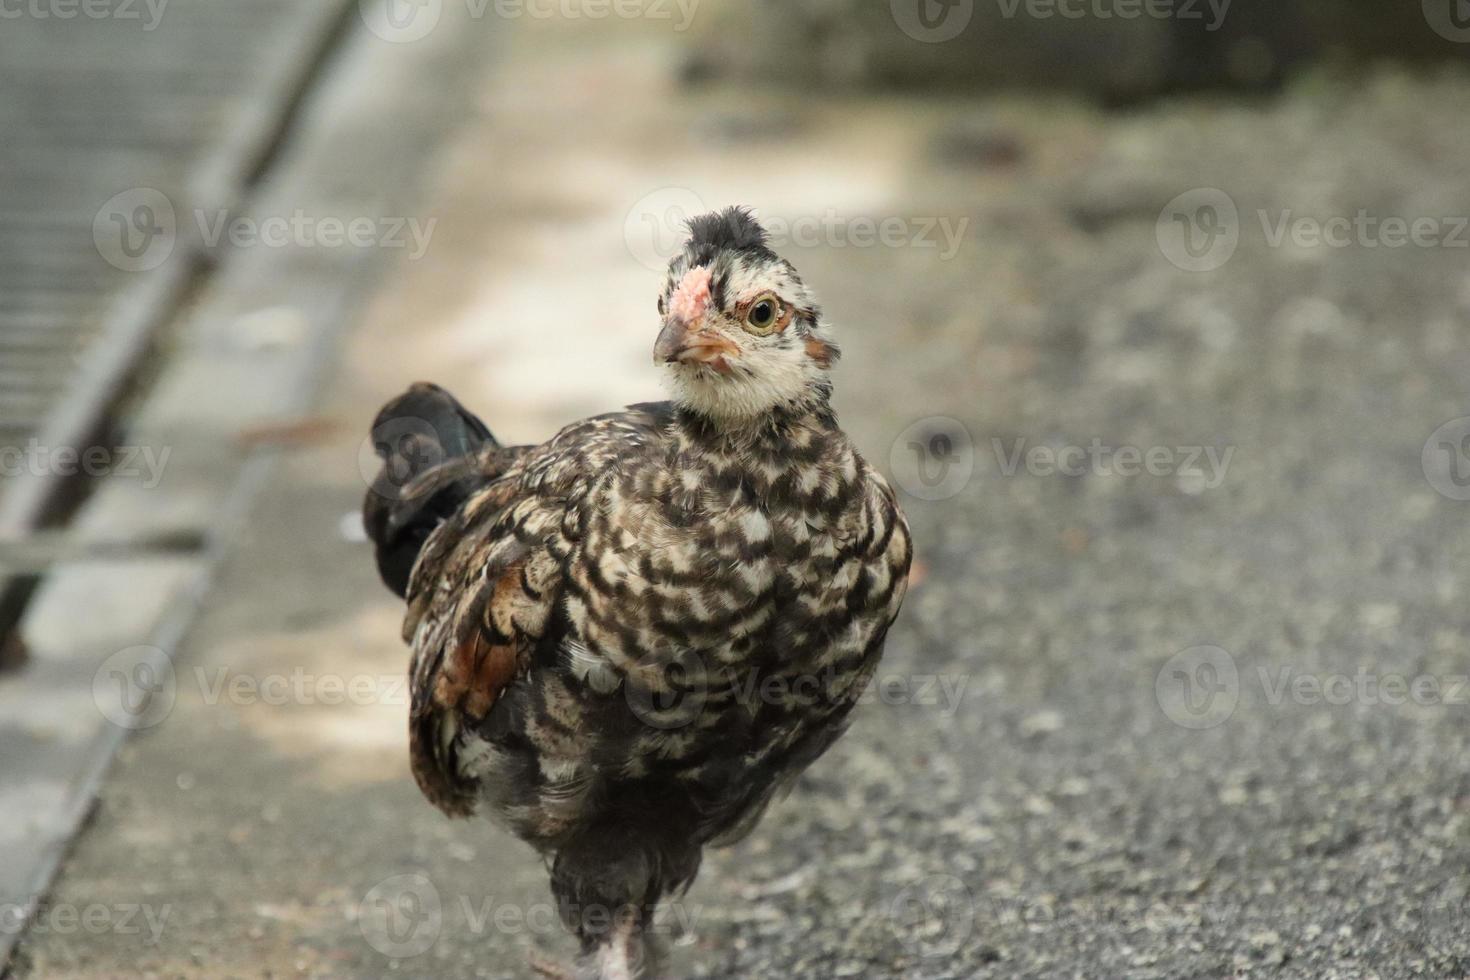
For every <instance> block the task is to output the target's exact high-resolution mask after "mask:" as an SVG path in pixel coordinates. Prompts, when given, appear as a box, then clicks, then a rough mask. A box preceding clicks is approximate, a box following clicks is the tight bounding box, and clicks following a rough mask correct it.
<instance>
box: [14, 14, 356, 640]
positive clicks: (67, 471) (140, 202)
mask: <svg viewBox="0 0 1470 980" xmlns="http://www.w3.org/2000/svg"><path fill="white" fill-rule="evenodd" d="M353 7H355V3H353V2H352V0H305V2H303V0H154V2H148V0H102V2H101V3H99V4H82V5H75V4H71V5H62V4H54V3H53V4H46V3H38V4H27V5H25V6H23V7H17V8H16V9H17V10H18V11H20V13H19V15H18V16H7V17H6V18H5V19H4V20H0V92H3V93H4V97H3V98H0V538H10V539H14V538H18V537H21V536H23V535H25V534H26V533H28V532H29V531H31V530H33V529H35V528H37V527H41V526H45V525H47V524H50V523H54V522H55V521H56V520H57V519H58V518H59V517H60V516H61V515H63V514H64V512H65V510H66V508H67V502H68V499H69V498H70V499H75V497H76V496H77V493H76V484H77V483H78V482H79V481H82V480H83V479H84V477H85V476H86V474H85V473H84V472H82V468H81V467H79V466H77V465H76V464H75V463H74V462H70V461H68V462H66V463H62V462H61V458H60V457H59V456H58V451H61V452H64V453H66V454H67V458H68V459H70V454H71V453H74V452H75V453H80V452H81V451H83V450H84V449H86V448H87V447H88V446H90V445H93V444H95V443H97V442H99V441H103V442H104V444H105V440H106V438H107V428H108V425H109V418H108V416H109V413H110V412H111V411H112V410H113V409H114V408H115V407H116V405H117V403H118V401H119V400H120V399H121V398H122V396H123V395H124V394H125V393H126V391H127V388H128V385H129V382H130V379H131V377H132V375H133V374H134V373H135V371H136V370H137V368H138V367H139V366H140V365H141V364H142V363H143V362H144V361H145V360H146V358H145V354H146V352H147V351H148V349H149V344H150V343H151V342H152V340H153V337H154V334H155V332H156V331H155V328H156V327H157V326H158V324H159V323H160V322H161V321H162V320H163V319H165V318H166V317H167V315H168V314H169V313H170V312H171V311H172V310H173V309H175V308H176V307H177V304H178V302H179V301H180V299H181V298H182V296H183V294H184V291H185V289H186V288H187V286H188V284H189V282H190V280H191V278H192V276H193V273H194V272H195V270H196V269H197V268H198V266H199V263H200V258H201V256H200V254H199V252H198V242H197V236H191V234H190V230H191V229H190V225H192V219H191V218H190V217H189V216H190V215H191V214H192V212H193V209H195V208H209V209H214V208H228V207H230V206H232V205H233V204H235V203H236V200H237V198H238V197H240V196H241V195H242V194H243V193H244V192H245V191H246V190H247V188H248V185H249V183H250V181H251V180H252V179H253V178H254V177H255V175H256V174H257V173H258V171H259V168H261V167H262V166H263V165H264V163H265V161H266V160H267V158H268V157H269V155H270V154H271V152H272V151H273V150H274V148H275V146H276V145H277V142H278V141H279V139H280V137H281V127H282V125H283V124H284V121H285V120H286V119H287V118H288V117H289V115H290V113H291V111H292V109H293V108H294V105H295V102H296V100H297V99H298V98H299V97H300V95H301V92H302V89H303V87H304V85H305V82H306V80H307V79H308V78H309V77H310V75H311V72H312V71H314V70H315V68H316V67H317V65H318V64H319V63H320V61H321V59H322V58H323V57H324V56H325V53H326V51H327V49H328V47H329V45H330V44H331V43H332V41H333V40H334V38H335V37H336V36H337V34H338V32H339V29H340V28H341V27H342V25H343V24H345V23H346V22H347V21H346V18H347V16H348V11H349V9H350V8H353ZM62 14H69V16H66V17H63V16H61V15H62ZM159 201H163V202H165V203H164V204H163V205H162V206H161V207H156V206H155V205H156V204H157V202H159ZM164 210H168V211H171V212H172V213H173V215H174V218H175V221H176V227H177V234H176V235H168V236H167V237H166V238H164V239H161V241H163V242H164V243H165V246H164V247H161V248H158V249H156V250H155V251H154V252H152V253H148V252H146V251H138V250H136V249H130V248H128V247H126V246H127V245H129V244H139V243H147V242H149V241H151V240H153V239H152V238H151V237H147V236H145V235H144V233H145V232H148V231H149V230H150V229H151V228H152V227H153V226H152V225H150V224H149V223H150V222H155V221H157V220H159V214H158V213H157V212H159V211H164ZM130 222H132V223H134V224H136V227H130V226H129V223H130ZM135 235H136V236H144V237H138V238H136V239H135V238H134V237H133V236H135ZM122 236H129V237H127V238H123V237H122ZM4 573H5V569H3V568H0V636H3V635H4V634H5V633H6V632H7V631H8V629H9V628H10V627H11V626H12V625H13V624H14V618H15V616H16V615H18V609H19V608H20V606H21V605H23V603H24V596H25V594H26V593H28V592H29V587H28V583H27V582H26V581H24V580H20V581H19V582H17V580H14V579H12V580H10V583H9V584H8V585H7V584H6V579H5V577H4ZM30 584H33V583H30Z"/></svg>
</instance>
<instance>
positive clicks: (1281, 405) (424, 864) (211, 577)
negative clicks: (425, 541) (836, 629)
mask: <svg viewBox="0 0 1470 980" xmlns="http://www.w3.org/2000/svg"><path fill="white" fill-rule="evenodd" d="M1467 104H1470V4H1467V3H1466V2H1464V0H1423V2H1422V3H1416V2H1401V3H1395V4H1388V3H1382V2H1369V0H1335V2H1333V0H1272V2H1269V3H1268V2H1265V0H1254V2H1252V0H864V2H858V0H780V2H776V0H764V2H756V0H746V2H741V0H361V2H357V0H297V2H295V3H289V2H286V0H230V2H225V0H0V255H3V256H4V261H3V262H0V974H5V971H8V975H10V976H14V977H17V978H20V977H24V978H32V977H37V978H39V977H46V978H50V977H89V978H91V977H97V978H101V977H134V976H208V977H213V976H274V977H279V976H311V977H339V976H352V977H370V976H373V977H376V976H387V975H402V976H412V977H493V978H511V977H524V976H528V975H529V969H528V967H527V964H526V953H527V950H528V949H531V948H539V949H545V950H549V951H552V952H565V951H566V947H567V940H565V938H564V937H563V936H562V935H561V930H560V927H559V926H558V925H557V924H556V921H555V915H554V914H552V907H551V904H550V897H549V894H548V893H547V890H546V886H545V875H544V871H543V869H542V868H541V867H540V865H539V864H538V863H537V861H536V860H535V859H534V858H533V857H532V855H531V854H530V853H529V852H528V851H527V850H525V849H524V848H522V847H521V846H520V845H519V844H517V843H515V842H514V841H512V840H510V839H509V838H508V837H506V836H504V835H502V834H501V833H500V832H499V831H497V830H495V829H493V828H491V827H490V826H488V825H483V824H478V823H474V824H461V823H450V822H449V821H447V820H445V819H443V818H442V817H441V816H440V815H439V814H438V813H437V812H436V811H435V810H434V809H433V808H432V807H430V806H429V805H428V804H427V803H425V802H424V801H423V800H422V799H421V798H420V797H419V794H418V791H417V789H416V788H415V787H414V785H413V782H412V779H411V777H410V776H409V774H408V767H407V764H406V763H407V753H406V738H405V737H404V736H405V724H404V720H405V717H406V713H407V692H406V690H405V688H404V686H403V676H402V675H403V670H404V667H405V665H406V661H407V654H406V651H405V649H404V647H403V645H402V643H401V641H400V639H399V636H398V631H399V620H400V617H401V608H400V606H399V603H398V602H397V600H395V599H393V597H392V596H390V595H389V594H388V593H387V591H386V590H385V589H383V588H382V587H381V585H380V584H379V583H378V581H377V579H376V576H375V574H374V571H373V568H372V564H371V557H370V554H369V550H368V548H367V546H366V544H365V543H364V538H363V533H362V528H361V524H360V522H359V520H358V519H357V517H356V513H357V508H358V506H359V503H360V500H361V497H362V495H363V493H364V492H365V490H366V487H367V485H368V483H369V482H370V481H371V479H372V477H373V474H374V472H375V471H376V465H377V464H376V460H375V458H374V457H373V453H372V447H371V444H370V443H369V442H368V441H367V440H366V438H365V437H366V434H367V428H368V423H369V421H370V420H371V418H372V417H373V414H374V413H375V411H376V409H377V407H378V406H379V405H380V404H381V403H382V402H384V401H385V400H387V399H388V398H390V397H391V396H393V395H394V394H396V393H397V392H398V391H400V390H401V389H403V388H404V387H405V386H406V385H408V384H409V383H411V382H413V381H417V380H434V381H436V382H438V383H440V384H442V385H444V386H446V387H448V388H449V389H450V390H452V391H454V392H455V393H456V394H457V395H458V396H459V397H460V398H461V399H462V400H463V401H464V402H465V403H466V404H468V405H469V406H470V407H472V408H473V409H474V410H476V411H477V412H478V413H479V414H481V416H482V417H483V418H484V419H485V420H486V421H487V423H488V424H489V425H490V427H491V428H492V429H493V430H494V431H495V432H496V434H497V436H499V437H500V438H501V439H502V441H513V442H521V441H541V440H543V439H545V438H547V437H549V436H550V435H551V434H552V433H554V432H555V431H556V429H557V428H559V427H560V426H562V425H564V424H566V423H568V422H570V421H573V420H576V419H578V418H581V417H584V416H586V415H588V414H592V413H595V412H599V411H605V410H608V409H611V408H614V407H617V406H619V405H622V404H625V403H628V402H632V401H638V400H648V399H651V398H654V397H657V393H658V388H657V383H658V378H657V372H656V371H655V369H654V367H653V364H652V363H651V359H650V357H649V351H650V350H651V347H652V344H653V341H654V337H655V335H656V333H657V328H658V323H657V317H656V315H655V311H654V300H655V297H656V291H657V289H658V286H659V284H660V282H661V280H662V276H661V269H662V268H663V265H664V263H665V262H666V261H667V259H668V258H669V257H670V256H671V255H672V254H673V253H674V251H675V250H676V249H677V248H678V246H679V244H680V242H681V240H682V239H681V236H682V234H683V224H684V222H685V221H686V220H687V219H688V218H689V217H691V216H693V215H695V214H698V213H700V212H702V211H704V210H712V209H715V208H722V207H725V206H728V205H730V204H744V205H748V206H751V207H753V208H754V209H756V211H757V213H758V214H759V215H760V216H761V218H762V220H763V221H764V222H765V223H766V225H767V227H768V229H769V230H770V231H771V234H772V238H773V243H774V245H775V246H776V248H777V250H778V251H779V252H781V253H782V254H783V255H785V256H786V257H787V258H789V259H790V260H791V261H792V262H793V263H794V264H795V265H796V266H797V268H798V269H799V270H800V271H801V273H802V274H803V276H804V277H805V279H806V280H807V281H808V282H809V283H810V284H812V285H813V286H814V287H815V288H816V289H817V291H818V292H819V293H820V295H821V297H822V299H823V301H824V305H825V307H826V310H827V312H828V313H829V315H830V317H831V319H832V320H833V322H834V323H835V325H836V329H837V331H838V336H839V337H840V339H841V341H842V343H843V346H844V350H845V357H844V359H843V361H842V362H841V365H840V366H839V368H838V371H837V373H836V377H835V381H836V386H837V395H836V401H837V406H838V409H839V412H840V415H841V418H842V421H843V424H844V426H845V428H846V429H847V430H848V431H849V433H850V434H852V436H853V437H854V439H855V441H856V442H857V443H858V445H859V446H860V447H861V449H862V450H863V451H864V453H865V454H866V455H867V456H868V458H869V459H870V460H871V461H872V462H873V463H874V464H875V465H876V466H878V467H879V468H880V469H882V470H883V471H884V472H885V473H887V474H888V475H889V476H890V478H891V479H892V481H893V482H894V484H895V485H896V487H898V488H899V490H900V496H901V499H902V501H903V504H904V507H905V509H906V511H907V513H908V515H909V519H910V522H911V524H912V525H913V529H914V533H915V539H916V545H917V554H918V563H917V567H916V570H915V575H914V580H913V583H912V589H911V592H910V595H909V599H908V602H907V605H906V607H905V610H904V613H903V615H902V617H901V618H900V620H899V623H898V624H897V625H896V626H895V628H894V630H893V633H892V634H891V636H890V642H889V648H888V654H887V657H886V659H885V661H884V665H883V668H882V670H881V671H880V675H879V678H878V682H877V683H876V684H875V686H874V688H873V690H872V691H870V692H869V695H868V697H867V699H866V703H865V704H864V705H863V706H862V708H861V709H860V710H859V712H858V715H857V722H856V724H855V726H854V728H853V731H852V732H851V733H850V734H849V735H848V737H846V738H845V739H844V740H843V741H842V742H840V743H839V744H838V745H837V747H836V748H834V749H833V751H832V752H831V753H830V754H829V755H828V756H827V757H826V758H825V759H823V760H822V761H821V762H820V763H819V764H818V765H816V766H815V767H814V768H813V769H812V770H811V771H810V772H808V773H807V774H806V775H805V776H804V777H803V778H802V779H801V781H800V782H799V784H798V786H797V788H796V791H795V792H794V794H793V795H792V797H791V798H790V799H788V800H787V801H786V802H784V803H783V804H781V805H780V806H779V807H777V808H776V809H775V810H774V811H773V812H772V814H771V815H770V816H769V817H768V818H767V819H766V821H765V822H764V823H763V824H762V826H761V827H760V829H758V830H757V832H756V833H755V834H754V835H753V836H752V837H751V838H750V839H748V840H746V841H745V842H743V843H742V844H740V845H739V846H738V847H737V848H735V849H734V850H731V851H724V852H715V853H711V854H710V855H709V857H708V858H707V860H706V864H705V868H704V871H703V873H702V875H701V877H700V879H699V882H698V883H697V884H696V885H695V887H694V889H693V890H692V891H691V892H690V893H689V894H688V895H687V896H686V897H685V898H684V899H683V900H681V901H680V902H677V903H674V904H673V905H672V906H671V907H670V908H669V909H668V910H667V911H666V917H665V920H664V923H663V925H664V928H666V929H667V930H668V934H669V937H670V939H671V940H672V942H673V944H674V947H675V959H674V962H673V964H672V967H671V969H672V970H673V972H672V973H671V975H672V976H678V977H686V976H687V977H709V978H714V977H721V978H725V977H728V978H735V977H779V978H823V980H825V978H831V977H873V978H889V977H894V978H897V977H903V978H935V980H939V978H969V977H1124V976H1126V977H1139V978H1174V977H1226V976H1231V977H1236V976H1272V977H1276V976H1286V977H1329V976H1331V977H1345V978H1346V977H1385V978H1388V977H1409V976H1423V977H1452V976H1465V975H1470V927H1467V924H1466V923H1467V922H1470V918H1467V915H1466V913H1467V911H1470V908H1467V889H1470V879H1467V877H1466V872H1467V862H1470V818H1467V813H1470V772H1467V770H1466V765H1465V761H1464V760H1465V759H1466V758H1470V755H1467V739H1470V735H1467V733H1470V725H1467V724H1466V723H1465V722H1466V713H1467V712H1470V650H1467V648H1466V636H1467V630H1466V626H1467V620H1470V612H1467V608H1470V607H1467V604H1466V602H1465V594H1466V593H1465V575H1466V571H1465V570H1466V568H1467V567H1470V562H1467V559H1470V539H1467V534H1466V526H1467V525H1466V520H1465V518H1466V515H1467V510H1466V508H1467V507H1470V404H1467V397H1466V379H1467V378H1470V346H1467V343H1466V340H1467V325H1466V321H1467V317H1470V168H1467V166H1466V161H1467V160H1470V127H1467V125H1466V123H1465V106H1466V105H1467Z"/></svg>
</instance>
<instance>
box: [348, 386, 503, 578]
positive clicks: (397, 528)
mask: <svg viewBox="0 0 1470 980" xmlns="http://www.w3.org/2000/svg"><path fill="white" fill-rule="evenodd" d="M372 440H373V447H374V448H375V449H376V450H377V453H378V456H379V457H381V458H382V460H383V467H382V469H381V470H379V471H378V476H377V478H376V479H375V480H374V481H373V484H372V486H371V487H369V488H368V493H367V498H366V499H365V500H364V501H363V505H362V519H363V524H364V525H365V526H366V528H367V534H368V537H369V538H370V539H372V542H373V545H374V547H375V549H376V552H377V559H378V572H379V574H381V575H382V577H383V581H384V582H385V583H386V584H387V586H388V588H390V589H392V590H393V591H394V592H396V593H398V595H400V596H401V595H403V594H404V593H405V592H406V591H407V590H408V577H409V573H410V572H411V571H412V570H413V565H414V561H415V560H417V558H418V556H419V550H420V549H421V548H422V547H423V546H424V541H426V540H427V539H428V537H429V534H430V533H431V532H432V531H433V530H434V529H435V528H436V527H438V526H439V525H440V524H441V523H442V522H443V521H445V520H447V519H448V518H450V517H452V516H453V515H454V513H455V511H457V510H458V509H459V508H460V506H461V505H462V504H463V503H464V501H465V499H466V498H467V497H468V496H469V495H470V494H471V493H473V492H474V491H475V490H476V489H478V488H479V487H481V486H483V485H484V484H485V483H486V482H487V480H488V479H490V478H492V477H493V474H490V473H486V472H485V469H484V467H483V466H481V465H479V461H478V460H477V459H476V458H475V457H476V456H477V455H478V454H479V453H480V451H481V450H483V449H493V448H496V447H498V446H499V443H497V442H496V441H495V437H494V436H492V435H491V434H490V430H489V429H487V428H485V424H484V423H483V422H481V421H480V420H479V419H477V418H476V417H475V416H474V415H472V414H470V412H469V410H467V409H466V408H465V407H464V406H463V405H461V404H460V403H459V402H458V401H456V400H455V398H454V396H453V395H451V394H450V393H449V392H447V391H445V390H444V389H443V388H440V387H439V386H438V385H432V384H425V383H422V382H421V383H419V384H415V385H414V386H413V387H411V388H409V389H408V391H406V392H404V393H403V394H402V395H399V396H398V397H397V398H395V399H393V400H392V401H391V402H389V403H388V404H387V405H384V406H383V410H382V411H381V412H379V413H378V417H377V418H376V419H374V420H373V432H372Z"/></svg>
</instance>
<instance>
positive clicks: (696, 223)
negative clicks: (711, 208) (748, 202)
mask: <svg viewBox="0 0 1470 980" xmlns="http://www.w3.org/2000/svg"><path fill="white" fill-rule="evenodd" d="M688 250H689V251H690V252H692V253H694V254H695V255H710V254H713V253H715V252H723V251H736V252H758V253H761V254H773V253H771V248H770V245H769V238H768V237H767V235H766V230H765V229H764V228H762V227H761V223H760V222H759V221H757V220H756V218H755V213H754V212H752V211H751V210H750V208H745V207H738V206H737V207H730V208H726V209H725V210H723V211H715V212H711V213H710V214H701V215H700V216H699V217H697V218H691V219H689V245H688Z"/></svg>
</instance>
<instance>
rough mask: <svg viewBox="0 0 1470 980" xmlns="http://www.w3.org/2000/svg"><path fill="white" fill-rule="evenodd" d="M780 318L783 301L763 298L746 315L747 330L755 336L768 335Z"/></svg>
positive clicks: (774, 298)
mask: <svg viewBox="0 0 1470 980" xmlns="http://www.w3.org/2000/svg"><path fill="white" fill-rule="evenodd" d="M780 318H781V301H780V300H779V299H777V298H776V297H774V296H762V297H761V298H760V299H758V300H756V301H755V302H754V303H752V304H751V307H750V312H749V313H747V314H745V328H746V329H747V330H749V331H750V332H751V333H753V334H768V333H770V332H771V329H772V328H773V327H775V326H776V321H777V320H779V319H780Z"/></svg>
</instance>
